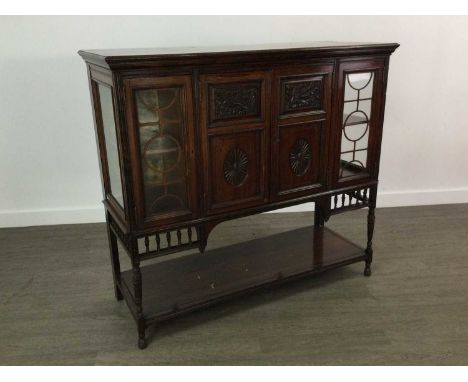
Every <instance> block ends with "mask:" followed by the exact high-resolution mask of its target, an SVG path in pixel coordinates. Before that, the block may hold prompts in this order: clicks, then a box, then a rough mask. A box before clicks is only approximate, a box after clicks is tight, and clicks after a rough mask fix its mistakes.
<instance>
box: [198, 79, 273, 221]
mask: <svg viewBox="0 0 468 382" xmlns="http://www.w3.org/2000/svg"><path fill="white" fill-rule="evenodd" d="M200 86H201V131H202V139H201V141H202V154H203V165H204V169H205V171H204V182H205V184H204V202H205V209H206V211H207V213H209V214H212V213H218V212H226V211H229V210H233V209H239V208H246V207H252V206H255V205H258V204H262V203H265V202H267V201H268V195H267V189H268V188H267V184H266V181H267V178H266V174H267V173H268V158H269V147H268V142H269V112H268V110H269V108H267V107H266V97H267V94H268V92H269V86H270V84H269V77H268V74H267V73H265V72H249V73H248V74H229V75H204V76H201V78H200Z"/></svg>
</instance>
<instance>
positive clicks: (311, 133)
mask: <svg viewBox="0 0 468 382" xmlns="http://www.w3.org/2000/svg"><path fill="white" fill-rule="evenodd" d="M332 73H333V64H320V65H307V66H291V67H284V68H281V69H278V70H276V71H275V74H274V80H273V88H274V92H273V97H274V98H273V99H274V105H275V107H274V108H273V111H272V114H273V115H272V118H273V122H272V123H273V125H274V133H273V137H272V147H273V152H272V177H271V179H272V180H271V181H272V185H271V187H272V190H273V195H274V199H277V200H278V199H287V198H293V197H298V196H302V195H307V194H312V193H315V192H319V191H322V190H323V189H324V188H325V187H326V166H327V163H326V160H327V147H328V144H327V142H328V135H329V126H330V105H331V80H332Z"/></svg>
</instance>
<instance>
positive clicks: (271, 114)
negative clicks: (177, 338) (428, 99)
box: [79, 43, 398, 348]
mask: <svg viewBox="0 0 468 382" xmlns="http://www.w3.org/2000/svg"><path fill="white" fill-rule="evenodd" d="M397 47H398V44H347V43H332V44H330V43H316V44H310V45H292V44H289V45H284V46H278V45H273V46H261V47H246V49H245V50H239V49H236V50H230V49H228V48H227V49H220V50H217V49H214V50H198V49H188V50H184V49H179V50H178V49H174V50H170V49H169V50H167V49H165V50H157V49H154V50H151V49H150V50H148V49H143V50H138V49H129V50H95V51H80V52H79V53H80V55H81V56H82V57H83V58H84V59H85V61H86V64H87V69H88V77H89V84H90V89H91V96H92V100H93V112H94V118H95V128H96V138H97V145H98V150H99V155H100V166H101V175H102V183H103V193H104V205H105V207H106V219H107V226H108V236H109V243H110V253H111V263H112V272H113V276H114V287H115V294H116V297H117V299H122V298H125V300H126V301H127V303H128V305H129V307H130V311H131V313H132V314H133V316H134V318H135V320H136V322H137V326H138V335H139V346H140V347H141V348H143V347H145V346H146V337H145V328H146V327H147V326H148V325H149V324H151V323H156V322H159V321H162V320H165V319H168V318H171V317H174V316H177V315H180V314H182V313H184V312H188V311H191V310H194V309H196V308H198V307H202V306H206V305H208V304H211V303H214V302H216V301H219V300H221V299H224V298H228V297H232V296H234V295H238V294H239V293H241V292H242V291H247V290H248V291H251V290H253V289H255V288H256V287H261V286H265V285H267V284H268V285H270V284H275V283H277V282H279V281H283V280H284V279H286V278H293V277H298V276H303V275H307V274H311V273H315V272H319V271H323V270H326V269H330V268H333V267H337V266H341V265H346V264H350V263H353V262H357V261H364V262H365V271H364V272H365V275H370V265H371V261H372V256H373V251H372V235H373V227H374V220H375V217H374V209H375V204H376V197H377V184H378V174H379V158H380V148H381V139H382V128H383V116H384V106H385V89H386V83H387V73H388V65H389V57H390V55H391V53H392V52H393V51H394V50H395V49H396V48H397ZM304 202H315V218H314V224H313V226H312V227H310V228H307V229H302V230H296V231H291V232H289V233H287V234H283V235H274V236H272V237H270V238H269V239H268V240H254V241H250V242H248V243H241V244H239V245H237V246H232V247H227V248H225V249H218V250H210V251H208V252H207V253H205V254H203V255H202V254H195V255H190V256H189V257H178V258H175V259H171V258H170V257H169V260H167V261H163V262H161V263H158V264H156V265H150V266H143V265H142V262H143V261H145V260H148V259H151V258H154V257H161V256H167V255H170V254H172V253H174V252H179V251H182V250H186V249H190V248H198V249H199V250H200V252H204V250H205V247H206V245H207V239H208V236H209V234H210V232H211V230H212V229H213V228H214V227H215V226H216V225H217V224H218V223H220V222H222V221H225V220H229V219H234V218H237V217H241V216H246V215H250V214H255V213H259V212H264V211H269V210H274V209H277V208H282V207H287V206H291V205H295V204H300V203H304ZM364 207H366V208H368V209H369V213H368V230H367V232H368V239H367V245H366V247H365V248H361V247H359V246H356V245H354V244H352V243H351V242H350V241H349V240H345V239H343V238H342V237H341V236H339V235H336V234H334V233H333V232H332V231H330V230H328V229H327V228H325V226H324V225H325V222H326V221H327V220H328V219H329V218H330V216H332V215H333V214H337V213H341V212H345V211H349V210H352V209H356V208H364ZM117 240H119V241H120V242H121V244H122V246H123V248H125V251H126V252H127V254H128V255H129V257H130V260H131V264H132V269H131V270H129V271H122V270H121V269H120V259H119V253H118V249H117V248H118V247H117ZM246 270H248V272H247V271H246ZM161 291H163V292H161Z"/></svg>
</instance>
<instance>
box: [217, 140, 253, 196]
mask: <svg viewBox="0 0 468 382" xmlns="http://www.w3.org/2000/svg"><path fill="white" fill-rule="evenodd" d="M248 164H249V159H248V158H247V154H246V153H245V152H244V151H242V150H241V149H240V148H239V147H235V148H233V149H231V150H230V151H229V152H228V153H227V155H226V157H225V158H224V165H223V170H224V179H225V180H226V182H228V183H229V184H231V185H233V186H236V187H237V186H240V185H241V184H242V183H243V182H244V180H245V178H246V177H247V166H248Z"/></svg>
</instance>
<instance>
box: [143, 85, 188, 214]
mask: <svg viewBox="0 0 468 382" xmlns="http://www.w3.org/2000/svg"><path fill="white" fill-rule="evenodd" d="M135 97H136V107H137V118H138V131H139V135H140V148H141V153H140V154H141V163H142V170H143V183H144V193H145V207H146V216H152V215H157V214H162V213H168V212H172V211H177V210H184V209H186V208H187V190H186V179H185V172H186V171H185V168H186V167H185V166H186V164H185V152H184V147H185V128H184V116H183V109H182V100H181V97H182V91H181V89H180V88H167V89H141V90H137V91H136V92H135Z"/></svg>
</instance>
